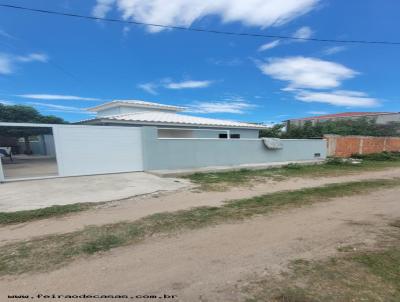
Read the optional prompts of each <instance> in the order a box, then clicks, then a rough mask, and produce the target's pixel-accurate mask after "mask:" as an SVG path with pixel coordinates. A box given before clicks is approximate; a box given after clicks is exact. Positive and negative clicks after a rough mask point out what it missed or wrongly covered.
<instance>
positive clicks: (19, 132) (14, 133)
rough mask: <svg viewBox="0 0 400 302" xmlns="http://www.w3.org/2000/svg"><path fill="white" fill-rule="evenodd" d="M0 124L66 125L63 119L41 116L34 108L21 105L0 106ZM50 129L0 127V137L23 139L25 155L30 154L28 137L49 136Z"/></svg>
mask: <svg viewBox="0 0 400 302" xmlns="http://www.w3.org/2000/svg"><path fill="white" fill-rule="evenodd" d="M0 122H12V123H40V124H66V123H68V122H67V121H65V120H64V119H62V118H60V117H57V116H53V115H42V114H41V113H40V112H39V111H37V110H36V109H35V108H33V107H30V106H23V105H11V106H10V105H4V104H0ZM50 133H51V129H50V128H39V127H36V128H35V127H0V136H4V137H23V138H24V141H25V153H26V154H32V150H31V146H30V142H29V137H30V136H34V135H41V134H50Z"/></svg>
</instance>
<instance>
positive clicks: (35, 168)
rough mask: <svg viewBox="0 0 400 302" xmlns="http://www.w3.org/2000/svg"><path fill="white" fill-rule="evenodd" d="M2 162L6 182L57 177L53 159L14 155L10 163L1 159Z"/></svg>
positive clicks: (55, 161) (55, 162)
mask: <svg viewBox="0 0 400 302" xmlns="http://www.w3.org/2000/svg"><path fill="white" fill-rule="evenodd" d="M2 162H3V171H4V177H5V179H6V180H14V179H21V178H30V177H46V176H57V175H58V169H57V160H56V158H55V157H47V156H35V155H32V156H26V155H16V156H14V157H13V160H12V161H11V160H10V159H8V158H7V159H6V158H3V159H2Z"/></svg>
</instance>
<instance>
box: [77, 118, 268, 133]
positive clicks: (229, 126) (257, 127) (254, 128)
mask: <svg viewBox="0 0 400 302" xmlns="http://www.w3.org/2000/svg"><path fill="white" fill-rule="evenodd" d="M92 122H99V123H114V124H131V125H147V126H179V127H202V128H235V129H249V130H263V129H268V127H267V126H256V125H254V126H252V125H249V126H233V125H212V124H209V125H205V124H194V123H193V124H190V123H168V122H145V121H126V120H115V119H107V118H95V119H92V120H85V121H82V122H78V123H92Z"/></svg>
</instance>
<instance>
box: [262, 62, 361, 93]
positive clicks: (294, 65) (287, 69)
mask: <svg viewBox="0 0 400 302" xmlns="http://www.w3.org/2000/svg"><path fill="white" fill-rule="evenodd" d="M258 67H259V68H260V69H261V71H262V72H263V73H264V74H266V75H269V76H271V77H272V78H274V79H278V80H282V81H287V82H289V86H288V87H287V90H290V89H298V88H313V89H327V88H335V87H338V86H340V85H341V81H343V80H345V79H350V78H353V77H354V76H356V75H357V74H358V73H357V72H356V71H354V70H352V69H350V68H347V67H346V66H344V65H341V64H338V63H335V62H330V61H323V60H320V59H317V58H306V57H287V58H274V59H270V60H268V61H267V62H264V63H259V64H258Z"/></svg>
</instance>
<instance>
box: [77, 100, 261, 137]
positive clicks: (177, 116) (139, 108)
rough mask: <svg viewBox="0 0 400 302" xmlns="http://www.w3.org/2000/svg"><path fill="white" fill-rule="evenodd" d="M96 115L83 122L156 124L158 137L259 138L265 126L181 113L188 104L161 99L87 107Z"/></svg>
mask: <svg viewBox="0 0 400 302" xmlns="http://www.w3.org/2000/svg"><path fill="white" fill-rule="evenodd" d="M88 110H89V111H91V112H95V113H96V117H95V118H93V119H90V120H85V121H82V122H80V124H86V125H101V126H131V127H142V126H155V127H157V131H158V137H159V138H220V139H258V138H259V131H260V130H261V129H265V128H266V126H263V125H258V124H252V123H242V122H236V121H229V120H220V119H212V118H204V117H197V116H192V115H188V114H184V113H182V112H183V111H184V110H185V108H184V107H178V106H170V105H164V104H158V103H151V102H144V101H137V100H124V101H112V102H109V103H106V104H102V105H100V106H96V107H93V108H89V109H88Z"/></svg>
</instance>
